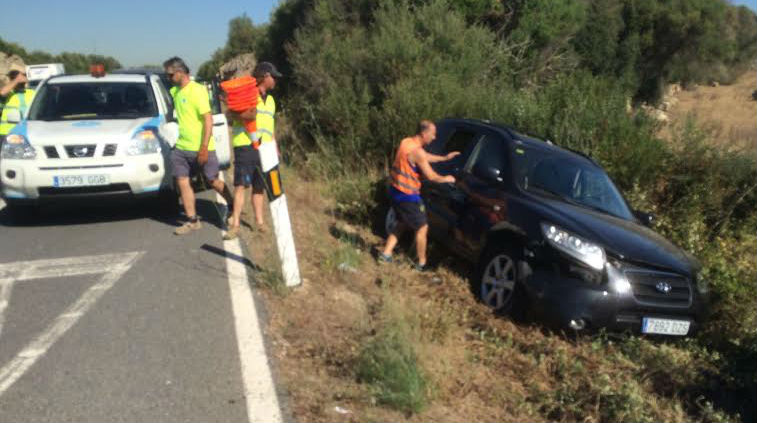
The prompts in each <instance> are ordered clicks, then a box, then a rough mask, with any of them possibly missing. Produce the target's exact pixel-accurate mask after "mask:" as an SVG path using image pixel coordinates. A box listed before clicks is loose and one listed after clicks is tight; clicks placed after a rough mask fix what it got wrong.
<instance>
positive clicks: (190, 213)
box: [176, 176, 197, 219]
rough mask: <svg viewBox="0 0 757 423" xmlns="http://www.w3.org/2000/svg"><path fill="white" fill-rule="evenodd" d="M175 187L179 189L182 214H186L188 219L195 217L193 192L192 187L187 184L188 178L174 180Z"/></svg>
mask: <svg viewBox="0 0 757 423" xmlns="http://www.w3.org/2000/svg"><path fill="white" fill-rule="evenodd" d="M176 186H177V187H179V195H180V196H181V202H182V203H183V204H184V214H186V215H187V218H189V219H191V218H193V217H196V216H197V212H196V210H195V192H194V190H193V189H192V185H191V184H190V183H189V177H186V176H182V177H178V178H176Z"/></svg>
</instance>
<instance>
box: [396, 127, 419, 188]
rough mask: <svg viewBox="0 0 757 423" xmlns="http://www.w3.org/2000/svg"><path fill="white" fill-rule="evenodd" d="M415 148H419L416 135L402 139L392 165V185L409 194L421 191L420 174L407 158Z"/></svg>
mask: <svg viewBox="0 0 757 423" xmlns="http://www.w3.org/2000/svg"><path fill="white" fill-rule="evenodd" d="M416 148H421V140H420V139H418V137H417V136H416V137H410V138H405V139H404V140H402V142H401V143H400V148H399V150H397V157H396V158H395V159H394V165H393V166H392V186H393V187H394V188H396V189H397V190H398V191H401V192H403V193H405V194H410V195H413V194H420V192H421V175H420V173H418V167H417V166H416V165H413V164H412V163H410V159H409V158H408V155H409V154H410V153H412V152H413V151H414V150H415V149H416Z"/></svg>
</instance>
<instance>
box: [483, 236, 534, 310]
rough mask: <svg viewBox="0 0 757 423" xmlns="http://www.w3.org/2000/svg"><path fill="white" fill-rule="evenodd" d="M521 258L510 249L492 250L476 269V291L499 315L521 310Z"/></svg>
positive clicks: (485, 254) (490, 249) (489, 250)
mask: <svg viewBox="0 0 757 423" xmlns="http://www.w3.org/2000/svg"><path fill="white" fill-rule="evenodd" d="M518 276H519V275H518V257H517V255H516V254H515V253H514V251H513V249H511V248H489V249H487V251H486V252H485V253H484V255H483V256H482V257H481V260H480V262H479V264H478V266H477V271H476V275H475V279H474V280H473V288H474V291H475V292H476V293H477V295H478V298H479V300H481V302H482V303H484V304H485V305H486V306H487V307H489V308H491V309H492V310H493V311H494V312H496V313H498V314H511V315H513V314H515V313H514V311H516V310H521V309H522V304H521V303H522V298H523V296H522V293H521V292H522V290H523V289H522V287H521V286H520V284H519V283H518Z"/></svg>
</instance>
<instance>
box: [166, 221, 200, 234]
mask: <svg viewBox="0 0 757 423" xmlns="http://www.w3.org/2000/svg"><path fill="white" fill-rule="evenodd" d="M200 228H202V223H200V220H199V219H198V220H195V221H194V222H193V221H191V220H188V221H186V222H184V224H183V225H181V226H179V227H178V228H176V229H174V231H173V233H174V234H175V235H186V234H188V233H190V232H192V231H196V230H198V229H200Z"/></svg>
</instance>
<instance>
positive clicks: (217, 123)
mask: <svg viewBox="0 0 757 423" xmlns="http://www.w3.org/2000/svg"><path fill="white" fill-rule="evenodd" d="M213 126H223V122H216V123H214V124H213Z"/></svg>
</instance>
